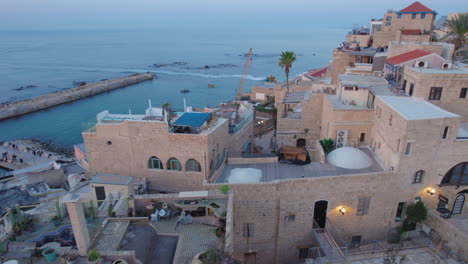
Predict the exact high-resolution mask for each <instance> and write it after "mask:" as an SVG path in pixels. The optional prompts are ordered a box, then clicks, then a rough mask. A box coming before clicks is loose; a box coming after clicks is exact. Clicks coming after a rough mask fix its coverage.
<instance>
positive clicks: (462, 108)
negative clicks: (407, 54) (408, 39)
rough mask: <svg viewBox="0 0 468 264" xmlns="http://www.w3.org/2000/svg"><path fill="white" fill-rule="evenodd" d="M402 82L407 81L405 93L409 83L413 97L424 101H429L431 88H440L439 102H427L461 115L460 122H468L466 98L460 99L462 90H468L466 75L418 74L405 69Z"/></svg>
mask: <svg viewBox="0 0 468 264" xmlns="http://www.w3.org/2000/svg"><path fill="white" fill-rule="evenodd" d="M403 80H406V81H407V85H406V87H407V89H406V90H407V91H408V90H409V86H410V84H411V83H413V84H414V91H413V96H414V97H420V98H423V99H424V100H428V99H429V94H430V91H431V87H442V88H443V89H442V96H441V99H440V100H429V102H430V103H432V104H435V105H437V106H439V107H441V108H443V109H445V110H447V111H450V112H452V113H455V114H458V115H461V116H462V117H463V119H462V122H464V123H466V122H468V107H467V104H468V97H466V98H460V92H461V89H462V88H468V85H467V83H468V74H466V73H465V74H463V73H457V72H450V70H447V72H446V73H420V72H418V71H417V70H413V69H411V68H408V67H406V68H405V70H404V74H403Z"/></svg>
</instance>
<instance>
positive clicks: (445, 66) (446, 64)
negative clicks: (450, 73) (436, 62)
mask: <svg viewBox="0 0 468 264" xmlns="http://www.w3.org/2000/svg"><path fill="white" fill-rule="evenodd" d="M451 68H452V63H449V62H447V63H444V64H442V69H444V70H447V69H451Z"/></svg>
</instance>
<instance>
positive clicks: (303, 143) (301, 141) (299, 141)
mask: <svg viewBox="0 0 468 264" xmlns="http://www.w3.org/2000/svg"><path fill="white" fill-rule="evenodd" d="M305 146H306V140H305V139H303V138H298V139H297V140H296V147H298V148H303V147H305Z"/></svg>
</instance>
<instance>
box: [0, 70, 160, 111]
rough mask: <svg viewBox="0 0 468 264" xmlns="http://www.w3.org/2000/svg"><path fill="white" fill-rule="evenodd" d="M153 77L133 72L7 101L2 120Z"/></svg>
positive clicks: (4, 105)
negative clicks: (119, 76) (19, 99)
mask: <svg viewBox="0 0 468 264" xmlns="http://www.w3.org/2000/svg"><path fill="white" fill-rule="evenodd" d="M153 78H154V74H152V73H144V74H132V75H129V76H127V77H121V78H117V79H113V80H107V81H102V82H97V83H92V84H88V85H83V86H79V87H75V88H71V89H68V90H64V91H59V92H55V93H49V94H46V95H41V96H36V97H33V98H30V99H26V100H21V101H17V102H13V103H5V104H2V105H0V120H2V119H7V118H11V117H15V116H19V115H23V114H27V113H31V112H34V111H38V110H41V109H45V108H49V107H52V106H56V105H59V104H63V103H67V102H71V101H74V100H78V99H81V98H85V97H88V96H91V95H95V94H99V93H103V92H107V91H110V90H113V89H117V88H122V87H125V86H128V85H131V84H135V83H139V82H142V81H146V80H151V79H153Z"/></svg>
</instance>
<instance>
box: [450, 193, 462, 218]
mask: <svg viewBox="0 0 468 264" xmlns="http://www.w3.org/2000/svg"><path fill="white" fill-rule="evenodd" d="M464 203H465V195H464V194H458V195H457V197H456V198H455V201H454V202H453V208H452V214H453V215H454V214H461V212H462V210H463V204H464Z"/></svg>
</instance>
